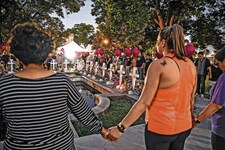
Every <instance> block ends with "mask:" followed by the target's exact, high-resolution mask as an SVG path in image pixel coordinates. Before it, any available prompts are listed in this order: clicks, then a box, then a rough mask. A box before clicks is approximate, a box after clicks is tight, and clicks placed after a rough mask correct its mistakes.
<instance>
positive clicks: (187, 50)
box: [185, 43, 195, 57]
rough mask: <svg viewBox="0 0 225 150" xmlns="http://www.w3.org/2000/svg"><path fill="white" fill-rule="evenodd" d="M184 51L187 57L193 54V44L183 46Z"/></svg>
mask: <svg viewBox="0 0 225 150" xmlns="http://www.w3.org/2000/svg"><path fill="white" fill-rule="evenodd" d="M185 50H186V52H187V56H188V57H190V56H191V55H193V54H194V52H195V47H194V45H193V44H190V43H188V44H187V45H185Z"/></svg>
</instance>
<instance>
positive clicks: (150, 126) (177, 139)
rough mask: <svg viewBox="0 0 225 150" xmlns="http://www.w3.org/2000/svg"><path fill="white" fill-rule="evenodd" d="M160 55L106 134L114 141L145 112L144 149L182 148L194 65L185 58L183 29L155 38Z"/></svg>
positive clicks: (189, 121) (175, 27)
mask: <svg viewBox="0 0 225 150" xmlns="http://www.w3.org/2000/svg"><path fill="white" fill-rule="evenodd" d="M157 51H158V52H159V53H163V54H164V57H163V58H161V59H159V60H155V61H153V62H152V63H151V65H150V66H149V68H148V72H147V76H146V80H145V86H144V88H143V90H142V94H141V96H140V98H139V100H138V101H137V102H136V103H135V104H134V106H133V107H132V108H131V110H130V111H129V113H128V114H127V115H126V116H125V117H124V119H123V120H122V121H121V122H120V123H119V124H118V125H117V126H115V127H111V128H109V130H110V134H109V136H108V138H109V139H111V140H117V139H118V138H119V137H120V136H121V135H122V133H123V132H124V131H125V130H126V129H127V128H128V127H129V126H130V125H131V124H132V123H133V122H135V121H136V120H137V119H138V118H139V117H140V116H141V114H142V113H144V112H145V111H146V129H145V145H146V149H147V150H178V149H179V150H182V149H183V147H184V142H185V139H186V138H187V136H188V135H189V134H190V132H191V128H192V116H193V115H192V114H193V107H194V93H195V89H196V68H195V66H194V64H193V62H192V61H190V60H189V58H188V57H187V53H186V51H185V47H184V34H183V28H182V27H181V26H180V25H176V24H175V25H173V26H171V27H168V28H164V29H163V30H162V31H161V32H160V34H159V36H158V39H157Z"/></svg>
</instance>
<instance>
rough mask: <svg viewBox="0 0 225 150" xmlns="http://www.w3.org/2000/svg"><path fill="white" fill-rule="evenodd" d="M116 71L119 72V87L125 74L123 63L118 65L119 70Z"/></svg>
mask: <svg viewBox="0 0 225 150" xmlns="http://www.w3.org/2000/svg"><path fill="white" fill-rule="evenodd" d="M117 72H118V73H119V74H120V79H119V87H120V86H121V85H122V81H123V74H125V71H124V69H123V65H120V70H119V71H117Z"/></svg>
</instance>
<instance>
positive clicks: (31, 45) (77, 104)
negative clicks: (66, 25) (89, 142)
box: [0, 23, 108, 150]
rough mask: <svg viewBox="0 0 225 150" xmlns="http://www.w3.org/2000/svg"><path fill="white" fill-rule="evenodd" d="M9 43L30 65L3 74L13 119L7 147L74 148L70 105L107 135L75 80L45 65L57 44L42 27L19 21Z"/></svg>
mask: <svg viewBox="0 0 225 150" xmlns="http://www.w3.org/2000/svg"><path fill="white" fill-rule="evenodd" d="M9 44H10V47H11V53H12V54H14V56H15V57H17V58H18V59H19V60H20V61H21V62H22V63H23V64H24V69H23V70H22V71H19V72H16V73H13V74H8V75H5V76H4V77H2V78H0V91H1V92H0V103H1V105H0V106H1V108H0V110H2V114H3V116H4V118H5V121H6V125H7V133H6V138H5V140H4V149H6V150H9V149H21V150H25V149H32V150H44V149H52V150H62V149H67V150H74V149H75V145H74V136H73V132H72V129H71V128H70V125H69V120H68V108H69V109H70V110H71V112H72V113H73V115H74V116H75V117H76V118H77V119H78V120H79V121H81V122H82V123H83V124H84V125H86V126H88V127H89V128H90V130H92V131H93V132H96V133H101V135H102V136H103V137H104V138H107V134H108V132H107V131H106V129H105V128H103V125H102V122H101V121H100V120H99V119H98V117H97V116H96V115H95V114H94V112H93V111H92V110H91V108H90V107H89V106H88V104H87V102H86V101H85V100H84V98H83V97H82V96H81V94H80V93H79V92H78V90H77V89H76V87H75V85H74V83H73V82H72V81H71V80H70V79H69V78H68V77H67V76H66V75H65V74H63V73H55V72H53V71H50V70H46V69H44V68H43V63H44V61H45V60H46V59H47V57H48V54H49V53H50V52H51V51H52V46H53V44H52V41H51V38H50V36H49V35H48V34H47V33H46V32H44V30H43V29H42V27H40V26H38V25H37V24H35V23H24V24H18V25H17V26H15V28H14V29H13V30H12V33H11V37H10V40H9ZM0 121H2V120H0Z"/></svg>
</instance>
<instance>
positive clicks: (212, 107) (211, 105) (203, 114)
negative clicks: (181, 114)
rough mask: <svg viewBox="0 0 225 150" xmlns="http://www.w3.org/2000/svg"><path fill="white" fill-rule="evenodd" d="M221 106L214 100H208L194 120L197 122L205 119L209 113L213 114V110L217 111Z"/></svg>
mask: <svg viewBox="0 0 225 150" xmlns="http://www.w3.org/2000/svg"><path fill="white" fill-rule="evenodd" d="M221 108H222V106H221V105H218V104H216V103H214V102H210V103H209V104H208V105H207V106H206V107H205V108H204V110H203V111H202V112H201V113H200V114H199V115H197V116H196V118H195V121H196V122H198V123H199V122H201V121H203V120H205V119H206V118H208V117H210V116H211V115H213V114H214V113H215V112H217V111H218V110H219V109H221Z"/></svg>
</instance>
